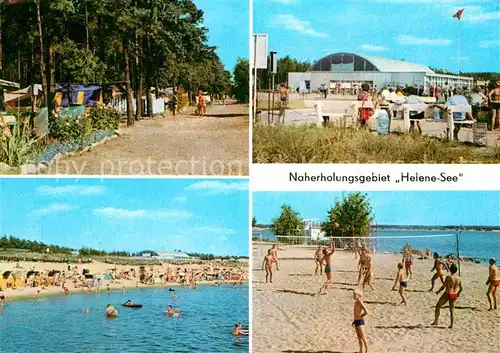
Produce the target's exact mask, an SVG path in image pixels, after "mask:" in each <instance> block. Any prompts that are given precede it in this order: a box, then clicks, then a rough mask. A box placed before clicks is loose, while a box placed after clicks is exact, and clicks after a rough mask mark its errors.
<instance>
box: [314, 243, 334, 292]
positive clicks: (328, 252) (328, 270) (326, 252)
mask: <svg viewBox="0 0 500 353" xmlns="http://www.w3.org/2000/svg"><path fill="white" fill-rule="evenodd" d="M334 252H335V243H334V242H333V239H332V241H331V242H330V247H329V248H326V249H323V257H322V258H321V260H320V261H321V262H323V261H324V262H325V275H326V281H325V283H324V284H323V285H322V286H321V288H320V289H319V291H318V295H320V294H323V295H325V294H326V290H327V289H328V286H329V285H330V283H332V270H333V267H332V255H333V253H334Z"/></svg>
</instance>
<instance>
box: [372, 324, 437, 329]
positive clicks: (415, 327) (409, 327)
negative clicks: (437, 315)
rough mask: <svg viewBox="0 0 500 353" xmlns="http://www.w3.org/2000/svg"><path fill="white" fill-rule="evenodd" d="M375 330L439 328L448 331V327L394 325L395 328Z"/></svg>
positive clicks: (385, 327)
mask: <svg viewBox="0 0 500 353" xmlns="http://www.w3.org/2000/svg"><path fill="white" fill-rule="evenodd" d="M375 328H381V329H386V330H389V329H401V328H402V329H405V330H414V329H417V328H438V329H442V330H444V329H446V327H441V326H431V325H425V326H424V325H409V326H404V325H394V326H375Z"/></svg>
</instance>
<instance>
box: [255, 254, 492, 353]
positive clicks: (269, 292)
mask: <svg viewBox="0 0 500 353" xmlns="http://www.w3.org/2000/svg"><path fill="white" fill-rule="evenodd" d="M253 248H254V249H253V271H252V275H253V277H252V280H253V283H252V286H253V299H252V300H253V313H252V315H253V338H252V341H253V352H256V353H266V352H297V353H306V352H307V353H313V352H314V353H319V352H329V353H337V352H339V353H341V352H346V353H347V352H358V349H359V346H358V341H357V338H356V333H355V331H354V328H353V327H352V326H351V323H352V321H353V305H354V300H353V296H352V293H353V292H352V290H353V289H355V288H357V286H356V282H357V260H355V258H354V254H353V253H352V252H347V251H337V252H336V253H335V254H334V257H333V264H334V265H333V267H334V271H333V276H332V278H333V284H332V286H331V287H330V290H329V291H328V294H327V295H321V296H315V293H317V291H318V290H319V288H320V286H321V285H322V284H323V283H324V281H325V276H324V275H323V276H320V275H317V276H315V275H314V269H315V265H314V261H313V256H314V251H315V248H303V247H302V248H300V247H291V246H281V247H280V250H279V252H278V257H279V258H280V259H281V261H280V270H279V271H274V272H275V273H274V280H273V282H274V284H266V283H265V272H264V271H263V270H261V268H260V266H261V264H262V260H263V256H264V255H263V252H262V253H261V248H260V245H255V244H254V247H253ZM267 248H268V246H266V245H264V246H263V248H262V250H263V251H267ZM372 259H373V260H372V261H373V266H374V281H373V286H374V288H375V291H374V292H372V291H370V289H367V290H366V291H365V292H364V295H363V300H364V302H365V304H366V305H367V308H368V311H369V315H368V316H367V317H366V318H365V321H366V326H365V328H366V333H367V337H368V344H369V349H370V350H369V351H370V352H394V353H395V352H398V353H406V352H407V353H410V352H440V353H447V352H450V353H451V352H453V353H459V352H464V353H465V352H467V353H472V352H476V353H486V352H490V353H493V352H500V334H499V333H498V329H497V328H495V327H498V325H497V324H498V322H500V310H497V311H488V310H487V309H488V301H487V299H486V290H487V286H486V285H485V282H486V280H487V277H488V267H487V265H480V264H475V263H462V264H461V278H462V283H463V287H464V291H463V293H462V295H461V297H460V298H459V300H458V301H457V303H456V305H457V307H456V312H455V314H456V315H455V316H456V322H455V326H454V328H453V329H448V328H447V327H448V325H449V320H450V315H449V310H448V308H447V306H445V307H444V308H443V309H442V310H441V317H440V321H439V326H438V327H431V326H430V323H431V322H432V321H433V320H434V306H435V304H436V303H437V300H438V298H439V296H438V295H436V294H435V292H436V291H437V290H438V289H439V287H440V286H441V282H440V281H439V279H438V280H437V281H436V287H435V290H434V292H433V293H431V292H428V290H429V289H430V278H431V276H432V273H431V271H430V270H431V268H432V260H416V264H415V267H414V276H413V278H412V279H411V280H409V286H408V289H407V293H406V296H407V300H408V305H407V306H402V305H399V302H400V299H401V298H400V297H399V294H398V292H396V291H391V288H392V286H393V284H394V279H395V275H396V265H397V263H398V262H399V261H401V256H398V255H395V254H374V255H372ZM499 299H500V298H499Z"/></svg>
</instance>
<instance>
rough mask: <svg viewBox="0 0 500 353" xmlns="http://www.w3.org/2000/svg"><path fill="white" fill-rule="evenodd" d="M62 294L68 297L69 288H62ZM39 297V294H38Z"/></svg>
mask: <svg viewBox="0 0 500 353" xmlns="http://www.w3.org/2000/svg"><path fill="white" fill-rule="evenodd" d="M63 290H64V294H66V295H69V288H68V287H63ZM39 295H40V293H39Z"/></svg>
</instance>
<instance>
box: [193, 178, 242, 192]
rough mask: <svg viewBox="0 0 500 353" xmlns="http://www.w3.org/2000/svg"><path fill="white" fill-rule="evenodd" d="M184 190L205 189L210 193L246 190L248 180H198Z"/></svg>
mask: <svg viewBox="0 0 500 353" xmlns="http://www.w3.org/2000/svg"><path fill="white" fill-rule="evenodd" d="M186 190H206V191H208V192H209V193H210V194H218V193H228V192H237V191H248V181H241V182H224V181H216V180H206V181H199V182H196V183H194V184H191V185H189V186H188V187H187V188H186Z"/></svg>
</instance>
